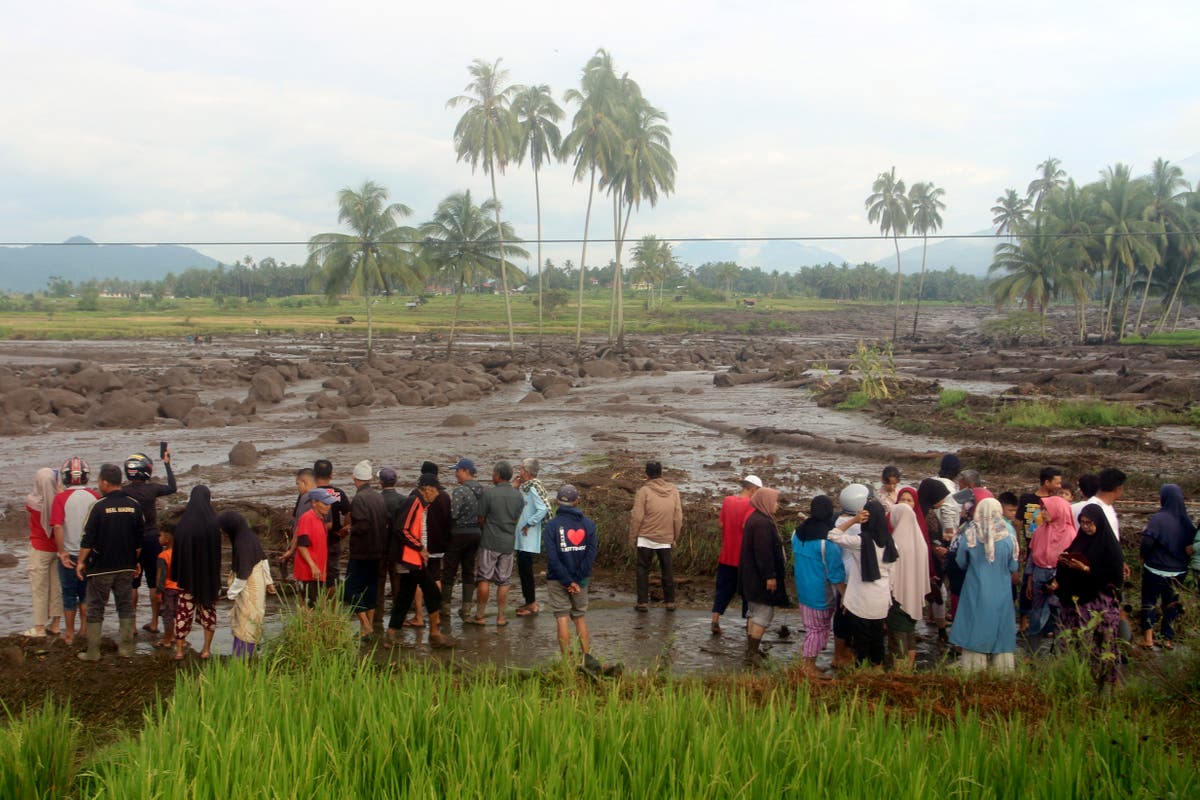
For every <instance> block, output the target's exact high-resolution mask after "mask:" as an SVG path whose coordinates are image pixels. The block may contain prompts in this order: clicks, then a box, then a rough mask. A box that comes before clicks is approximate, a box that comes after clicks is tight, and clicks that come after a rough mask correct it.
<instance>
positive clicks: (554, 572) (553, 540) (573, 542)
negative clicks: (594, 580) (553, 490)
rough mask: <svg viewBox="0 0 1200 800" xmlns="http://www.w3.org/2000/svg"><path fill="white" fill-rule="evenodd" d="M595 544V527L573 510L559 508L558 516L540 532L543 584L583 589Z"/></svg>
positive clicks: (581, 514)
mask: <svg viewBox="0 0 1200 800" xmlns="http://www.w3.org/2000/svg"><path fill="white" fill-rule="evenodd" d="M597 543H598V540H597V538H596V523H594V522H592V521H591V520H590V519H588V518H587V517H585V516H584V515H583V512H582V511H580V510H579V509H578V508H577V507H575V506H568V505H559V507H558V514H557V515H555V517H554V518H553V519H551V520H550V521H549V522H547V523H546V526H545V527H544V528H543V529H542V544H543V545H545V548H546V580H548V581H558V582H559V583H561V584H562V585H563V586H570V585H571V584H572V583H577V584H579V585H580V586H583V585H585V584H586V582H587V579H588V578H590V577H591V575H592V564H594V563H595V562H596V548H597Z"/></svg>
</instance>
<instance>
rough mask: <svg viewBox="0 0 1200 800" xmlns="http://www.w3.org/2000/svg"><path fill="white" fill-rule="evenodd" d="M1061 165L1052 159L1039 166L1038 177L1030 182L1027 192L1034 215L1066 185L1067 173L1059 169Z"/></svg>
mask: <svg viewBox="0 0 1200 800" xmlns="http://www.w3.org/2000/svg"><path fill="white" fill-rule="evenodd" d="M1060 164H1062V162H1061V161H1059V160H1058V159H1057V158H1054V157H1051V158H1047V159H1046V160H1045V161H1043V162H1042V163H1040V164H1038V165H1037V168H1038V176H1037V178H1035V179H1034V180H1032V181H1030V183H1029V188H1028V189H1027V190H1026V192H1025V196H1026V198H1027V200H1032V201H1033V213H1035V214H1036V213H1038V212H1039V211H1041V210H1042V201H1043V200H1045V199H1046V195H1048V194H1050V193H1051V192H1053V191H1055V190H1056V189H1061V188H1062V187H1063V186H1064V185H1066V177H1067V173H1066V171H1065V170H1062V169H1060V168H1059V165H1060ZM993 210H994V209H993Z"/></svg>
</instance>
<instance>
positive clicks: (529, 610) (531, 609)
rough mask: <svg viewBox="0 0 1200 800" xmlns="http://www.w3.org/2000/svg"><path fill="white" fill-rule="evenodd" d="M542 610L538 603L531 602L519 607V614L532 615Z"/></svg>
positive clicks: (523, 615)
mask: <svg viewBox="0 0 1200 800" xmlns="http://www.w3.org/2000/svg"><path fill="white" fill-rule="evenodd" d="M540 610H541V609H539V608H538V604H537V603H530V604H529V605H527V606H521V607H520V608H518V609H517V616H518V617H532V616H533V615H534V614H536V613H538V611H540Z"/></svg>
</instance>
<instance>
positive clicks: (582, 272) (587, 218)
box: [575, 166, 596, 361]
mask: <svg viewBox="0 0 1200 800" xmlns="http://www.w3.org/2000/svg"><path fill="white" fill-rule="evenodd" d="M595 191H596V168H595V167H594V166H593V167H592V180H591V186H590V187H589V188H588V202H587V214H585V215H584V217H583V253H582V254H581V255H580V256H579V308H578V309H577V310H576V316H575V360H576V361H578V360H579V358H580V355H581V348H582V341H583V281H584V276H586V275H587V242H588V225H589V224H590V223H591V221H592V195H593V193H594V192H595Z"/></svg>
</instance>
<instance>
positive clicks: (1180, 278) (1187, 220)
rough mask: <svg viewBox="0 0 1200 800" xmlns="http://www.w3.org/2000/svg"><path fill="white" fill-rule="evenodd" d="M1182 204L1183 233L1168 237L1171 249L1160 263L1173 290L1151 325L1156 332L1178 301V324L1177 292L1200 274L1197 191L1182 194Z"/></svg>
mask: <svg viewBox="0 0 1200 800" xmlns="http://www.w3.org/2000/svg"><path fill="white" fill-rule="evenodd" d="M1183 201H1184V208H1183V213H1182V215H1181V216H1182V220H1181V221H1182V223H1183V225H1184V228H1183V229H1182V230H1183V231H1186V233H1182V232H1181V234H1180V235H1178V236H1174V237H1172V238H1171V240H1170V243H1171V247H1170V248H1169V250H1168V256H1167V258H1166V259H1165V260H1164V262H1163V266H1164V267H1165V268H1166V269H1168V270H1169V271H1170V274H1171V275H1172V276H1173V277H1174V278H1175V280H1174V281H1172V283H1173V284H1174V288H1173V289H1172V290H1171V295H1170V297H1169V298H1168V299H1167V302H1166V305H1165V307H1164V308H1163V313H1162V316H1161V317H1159V318H1158V322H1157V324H1155V326H1154V332H1155V333H1158V332H1159V331H1161V330H1162V329H1163V326H1164V325H1165V324H1166V321H1167V317H1168V316H1170V313H1171V307H1172V306H1174V305H1175V303H1176V300H1179V301H1180V302H1179V305H1178V307H1177V309H1176V312H1175V326H1176V327H1177V326H1178V325H1179V314H1180V311H1181V310H1182V308H1183V302H1182V299H1181V298H1182V295H1181V294H1180V290H1181V289H1182V288H1183V287H1184V285H1185V284H1187V283H1188V282H1189V281H1192V282H1195V280H1196V277H1197V276H1198V275H1200V235H1197V233H1196V231H1200V191H1193V192H1187V193H1185V194H1184V197H1183ZM1172 330H1174V328H1172Z"/></svg>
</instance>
